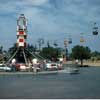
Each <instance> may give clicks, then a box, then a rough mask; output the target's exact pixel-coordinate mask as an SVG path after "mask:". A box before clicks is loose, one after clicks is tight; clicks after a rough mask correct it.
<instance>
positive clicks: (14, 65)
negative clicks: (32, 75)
mask: <svg viewBox="0 0 100 100" xmlns="http://www.w3.org/2000/svg"><path fill="white" fill-rule="evenodd" d="M12 71H14V72H15V71H16V59H12Z"/></svg>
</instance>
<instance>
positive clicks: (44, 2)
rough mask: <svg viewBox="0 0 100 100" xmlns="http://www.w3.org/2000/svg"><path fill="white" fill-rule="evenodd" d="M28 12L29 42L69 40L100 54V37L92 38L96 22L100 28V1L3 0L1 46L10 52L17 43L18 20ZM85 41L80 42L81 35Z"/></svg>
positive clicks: (0, 29) (0, 28)
mask: <svg viewBox="0 0 100 100" xmlns="http://www.w3.org/2000/svg"><path fill="white" fill-rule="evenodd" d="M21 13H24V14H25V16H26V17H27V19H28V33H27V34H28V39H27V41H28V43H30V44H31V43H32V44H37V40H38V39H39V38H44V40H45V41H48V40H49V41H50V43H51V44H53V43H54V41H57V42H58V46H59V47H64V44H63V41H64V39H67V40H68V38H69V37H71V38H72V40H73V43H72V44H71V45H68V49H69V50H70V49H71V48H72V47H73V46H75V45H78V44H80V45H84V46H89V47H90V49H91V50H92V51H95V50H97V51H100V47H99V46H100V29H99V35H98V36H93V35H92V27H93V23H94V22H97V25H98V27H99V28H100V0H0V34H1V35H0V44H1V45H3V47H4V49H6V50H7V49H8V48H9V47H11V46H12V45H13V43H15V42H16V20H17V18H18V16H19V15H20V14H21ZM80 33H84V34H83V37H84V39H85V42H84V43H83V44H82V43H80V37H81V34H80Z"/></svg>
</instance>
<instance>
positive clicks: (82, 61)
mask: <svg viewBox="0 0 100 100" xmlns="http://www.w3.org/2000/svg"><path fill="white" fill-rule="evenodd" d="M81 66H82V67H83V59H81Z"/></svg>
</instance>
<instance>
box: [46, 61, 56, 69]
mask: <svg viewBox="0 0 100 100" xmlns="http://www.w3.org/2000/svg"><path fill="white" fill-rule="evenodd" d="M57 69H58V64H57V63H55V62H47V63H46V64H45V70H49V71H52V70H57Z"/></svg>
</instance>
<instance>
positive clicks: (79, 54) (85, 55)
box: [71, 45, 91, 60]
mask: <svg viewBox="0 0 100 100" xmlns="http://www.w3.org/2000/svg"><path fill="white" fill-rule="evenodd" d="M90 53H91V50H90V49H89V48H88V47H84V46H79V45H77V46H75V47H73V48H72V54H71V55H72V57H73V58H75V59H80V60H83V59H89V58H90Z"/></svg>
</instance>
